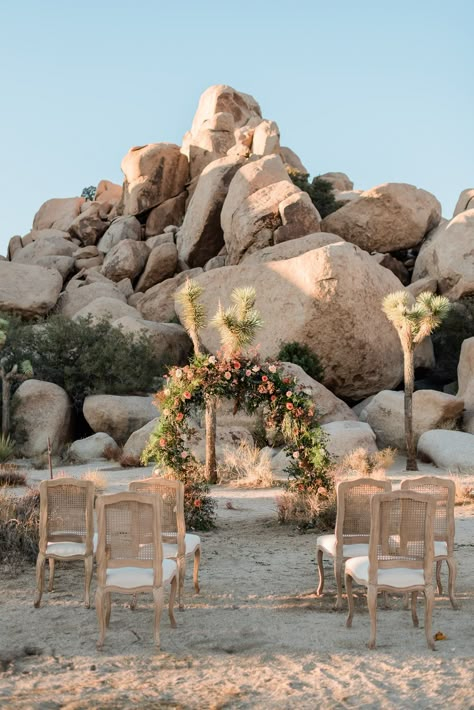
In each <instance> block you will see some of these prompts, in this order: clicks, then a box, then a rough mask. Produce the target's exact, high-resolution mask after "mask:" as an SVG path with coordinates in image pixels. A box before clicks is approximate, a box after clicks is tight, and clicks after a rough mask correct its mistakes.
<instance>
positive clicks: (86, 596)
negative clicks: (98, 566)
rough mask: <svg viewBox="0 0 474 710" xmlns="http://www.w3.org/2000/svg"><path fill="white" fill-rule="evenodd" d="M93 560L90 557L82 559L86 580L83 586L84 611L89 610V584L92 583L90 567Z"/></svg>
mask: <svg viewBox="0 0 474 710" xmlns="http://www.w3.org/2000/svg"><path fill="white" fill-rule="evenodd" d="M93 563H94V560H93V557H92V555H88V556H87V557H85V559H84V567H85V572H86V579H85V586H84V606H85V607H86V609H89V608H90V605H91V600H90V595H91V582H92V566H93Z"/></svg>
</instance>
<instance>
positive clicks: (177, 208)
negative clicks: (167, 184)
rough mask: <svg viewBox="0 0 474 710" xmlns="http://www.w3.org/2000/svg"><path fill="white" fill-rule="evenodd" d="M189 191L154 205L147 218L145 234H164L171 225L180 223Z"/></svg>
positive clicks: (148, 235)
mask: <svg viewBox="0 0 474 710" xmlns="http://www.w3.org/2000/svg"><path fill="white" fill-rule="evenodd" d="M187 196H188V193H187V192H181V194H179V195H178V196H177V197H170V199H169V200H165V201H164V202H162V203H161V205H158V207H154V208H153V209H152V210H151V212H150V214H149V215H148V217H147V218H146V226H145V236H146V237H154V236H155V235H157V234H162V233H163V231H164V229H166V227H168V226H169V225H171V224H173V225H180V224H181V223H182V221H183V218H184V211H185V209H186V198H187Z"/></svg>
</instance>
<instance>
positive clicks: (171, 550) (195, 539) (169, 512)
mask: <svg viewBox="0 0 474 710" xmlns="http://www.w3.org/2000/svg"><path fill="white" fill-rule="evenodd" d="M129 490H130V491H135V492H137V493H155V494H156V493H157V494H159V495H160V496H161V499H162V502H163V518H162V524H161V536H162V541H163V557H165V558H168V559H172V560H176V562H177V565H178V607H179V609H180V610H183V609H184V604H183V588H184V577H185V574H186V557H189V556H193V557H194V575H193V581H194V589H195V591H196V593H198V592H199V563H200V560H201V538H200V537H199V535H193V534H191V533H187V532H186V523H185V520H184V485H183V483H181V481H176V480H173V479H168V478H160V477H159V476H151V477H150V478H144V479H142V480H141V481H131V482H130V484H129Z"/></svg>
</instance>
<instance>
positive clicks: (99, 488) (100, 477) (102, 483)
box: [81, 470, 107, 493]
mask: <svg viewBox="0 0 474 710" xmlns="http://www.w3.org/2000/svg"><path fill="white" fill-rule="evenodd" d="M81 478H82V480H83V481H92V483H93V484H94V486H95V490H96V492H97V493H103V492H104V491H105V489H106V488H107V476H106V475H105V473H103V472H102V471H97V470H94V471H86V472H85V473H83V474H82V476H81Z"/></svg>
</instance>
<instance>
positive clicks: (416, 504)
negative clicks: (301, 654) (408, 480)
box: [345, 490, 436, 649]
mask: <svg viewBox="0 0 474 710" xmlns="http://www.w3.org/2000/svg"><path fill="white" fill-rule="evenodd" d="M435 508H436V501H435V499H434V497H433V496H430V495H426V494H425V495H423V494H422V493H417V492H416V491H408V490H405V491H393V492H392V493H379V494H378V495H375V496H373V498H372V501H371V517H372V525H371V530H370V542H369V555H368V556H364V557H352V558H351V559H349V560H347V562H346V568H345V569H346V590H347V598H348V602H349V613H348V616H347V621H346V626H347V627H348V628H350V627H351V626H352V618H353V615H354V598H353V596H352V582H353V580H354V581H355V582H357V584H362V585H364V586H365V587H367V604H368V607H369V613H370V639H369V648H375V637H376V631H377V594H378V592H380V591H383V592H392V593H393V592H395V593H406V592H409V593H411V610H412V619H413V624H414V626H418V617H417V614H416V598H417V594H418V592H423V594H424V596H425V634H426V642H427V644H428V646H429V648H431V649H434V642H433V637H432V634H431V621H432V614H433V605H434V590H433V584H432V575H433V548H434V541H433V529H434V517H435Z"/></svg>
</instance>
